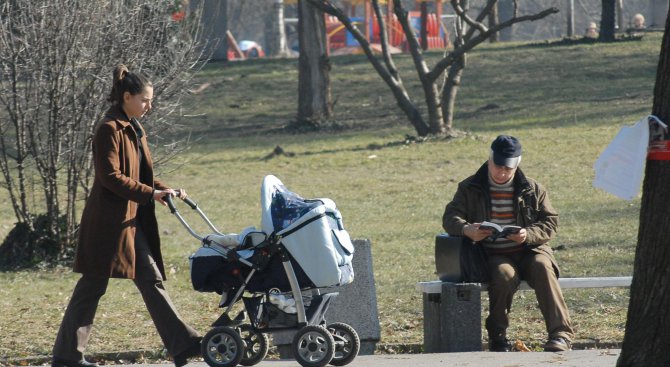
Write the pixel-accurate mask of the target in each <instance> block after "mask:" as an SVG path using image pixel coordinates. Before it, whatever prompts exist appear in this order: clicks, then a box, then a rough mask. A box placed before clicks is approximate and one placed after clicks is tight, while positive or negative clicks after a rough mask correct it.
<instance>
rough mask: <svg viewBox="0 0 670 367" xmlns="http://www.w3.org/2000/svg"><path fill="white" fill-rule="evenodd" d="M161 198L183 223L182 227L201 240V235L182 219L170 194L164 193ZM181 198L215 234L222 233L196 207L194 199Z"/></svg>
mask: <svg viewBox="0 0 670 367" xmlns="http://www.w3.org/2000/svg"><path fill="white" fill-rule="evenodd" d="M163 200H164V201H165V203H167V205H168V208H170V212H171V213H172V214H174V215H175V216H176V217H177V219H179V221H180V222H181V223H182V224H183V225H184V227H185V228H186V230H188V231H189V233H191V235H192V236H193V237H195V238H197V239H199V240H201V241H202V239H203V238H204V237H203V236H201V235H199V234H198V233H196V232H195V231H194V230H193V229H192V228H191V226H189V225H188V223H187V222H186V220H185V219H184V217H182V216H181V214H180V213H179V211H178V210H177V206H176V205H175V204H174V200H173V199H172V195H165V196H164V197H163ZM182 200H183V201H184V202H185V203H186V204H188V206H190V207H191V209H193V210H195V211H197V212H198V214H199V215H200V217H201V218H202V219H203V220H204V221H205V222H206V223H207V225H208V226H209V228H211V229H212V230H213V231H214V232H216V233H217V234H220V235H223V234H222V233H221V232H220V231H219V230H218V229H217V228H216V227H215V226H214V224H213V223H212V222H211V221H210V220H209V218H207V216H206V215H205V213H203V211H202V210H200V208H199V207H198V204H197V203H196V202H195V201H193V200H191V199H189V198H184V199H182Z"/></svg>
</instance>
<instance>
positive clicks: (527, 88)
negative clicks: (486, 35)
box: [0, 35, 660, 357]
mask: <svg viewBox="0 0 670 367" xmlns="http://www.w3.org/2000/svg"><path fill="white" fill-rule="evenodd" d="M659 45H660V37H659V36H654V35H650V36H649V37H646V38H645V39H644V40H643V41H641V42H625V43H615V44H606V45H599V44H596V45H581V46H541V47H540V46H537V47H535V46H533V47H529V46H528V45H524V44H512V45H505V44H501V45H494V46H488V45H486V46H485V47H483V48H482V49H480V50H477V51H476V52H473V53H472V54H471V55H470V57H469V61H468V62H469V63H468V68H467V69H466V72H465V76H464V80H463V86H462V88H461V91H460V93H459V97H458V105H457V111H456V126H455V127H456V128H457V129H459V130H461V131H465V132H466V133H464V134H462V136H461V137H459V138H457V139H454V140H430V141H427V142H424V143H421V144H398V142H400V141H402V140H403V139H405V135H413V134H414V132H413V130H412V128H411V126H410V125H409V124H408V123H407V122H406V121H405V120H404V117H403V116H402V115H401V114H400V113H399V111H398V109H397V107H396V106H395V103H394V101H393V99H392V97H391V95H390V93H389V92H388V90H387V89H386V87H385V86H384V84H383V82H382V81H381V79H380V78H379V77H378V76H377V75H376V74H374V71H373V69H372V68H371V67H370V65H369V64H367V63H366V61H365V60H364V59H363V58H361V57H355V56H350V57H343V58H334V59H333V66H334V67H333V71H332V81H333V96H334V97H335V98H336V99H337V104H336V106H335V118H334V119H335V120H336V121H337V122H338V123H339V124H340V126H342V127H343V128H342V129H341V130H337V129H334V130H331V131H328V132H324V133H309V134H295V135H291V134H286V133H283V132H281V130H279V129H281V128H282V127H283V126H285V125H286V124H288V123H289V122H290V121H291V120H292V119H294V117H295V114H296V109H297V107H296V105H297V102H296V99H297V70H296V67H297V62H296V60H277V61H267V60H261V61H255V62H245V63H233V64H229V65H221V64H215V65H210V66H208V67H207V68H205V70H203V71H202V72H201V74H200V75H199V77H198V79H197V82H198V83H204V82H208V83H210V87H209V88H207V89H206V90H205V91H204V92H203V94H200V95H195V96H191V97H189V98H188V99H187V100H186V101H185V102H186V104H185V106H184V110H183V114H184V115H189V116H190V117H182V118H180V119H177V120H176V121H175V122H178V123H180V124H184V125H186V126H188V127H189V129H190V130H191V131H192V133H193V137H194V138H195V139H199V140H197V143H196V144H195V145H194V146H193V147H192V148H191V149H190V150H189V151H188V152H186V153H184V154H182V155H181V156H180V157H179V162H181V163H182V164H183V165H182V166H177V165H176V163H177V162H175V164H172V165H170V166H164V167H161V168H160V169H159V171H161V172H163V176H162V177H161V178H162V179H164V180H165V181H166V182H168V183H170V184H172V185H173V186H175V187H184V188H186V189H187V190H188V192H189V193H190V195H191V197H192V198H193V199H194V200H195V201H197V202H198V203H199V204H200V207H201V208H202V209H203V210H204V211H205V212H206V213H207V215H208V216H209V217H210V219H211V220H212V221H213V222H214V223H215V224H216V225H217V226H218V227H219V229H221V230H223V231H226V232H238V231H240V230H242V229H243V228H244V227H247V226H250V225H256V226H258V225H259V224H260V198H259V195H260V183H261V180H262V178H263V177H264V176H265V175H267V174H274V175H276V176H278V177H279V178H280V179H281V180H282V181H283V182H284V183H285V184H286V185H287V186H288V187H289V188H290V189H291V190H293V191H295V192H297V193H299V194H301V195H302V196H305V197H329V198H332V199H333V200H335V202H336V203H337V204H338V207H339V208H340V210H341V211H342V214H343V216H344V222H345V225H346V227H347V229H348V230H349V232H350V233H351V235H352V237H354V238H368V239H370V240H371V242H372V252H373V263H374V274H375V279H376V287H377V297H378V305H379V315H380V322H381V326H382V340H381V342H382V343H421V342H422V338H423V335H422V330H423V329H422V325H423V324H422V323H423V320H422V317H423V316H422V305H421V294H420V293H419V292H418V291H417V290H416V288H415V283H416V282H418V281H423V280H432V279H436V277H435V275H434V266H435V265H434V259H433V251H434V250H433V239H434V236H435V235H436V234H438V233H440V232H441V231H442V228H441V216H442V212H443V210H444V205H445V204H446V203H447V202H448V201H449V200H450V199H451V197H452V195H453V193H454V192H455V190H456V185H457V184H458V182H459V181H461V180H462V179H464V178H466V177H467V176H469V175H470V174H472V173H473V172H474V171H475V170H476V169H477V168H478V167H479V165H480V164H482V163H483V162H484V160H485V159H486V157H487V154H488V149H489V144H490V141H491V140H492V139H493V138H494V137H495V136H496V135H497V134H499V133H510V134H514V135H516V136H518V137H519V138H520V140H521V142H522V144H523V146H524V152H525V154H524V160H523V164H522V167H523V169H524V170H525V172H526V173H527V174H528V175H529V176H531V177H533V178H536V179H537V180H538V181H540V182H541V183H542V184H544V185H545V186H546V187H547V188H548V190H549V196H550V199H551V200H552V203H553V204H554V206H555V207H556V208H557V209H558V211H559V213H560V229H559V233H558V235H557V237H556V238H555V240H554V241H553V242H552V245H553V246H554V247H555V248H559V247H560V250H557V251H556V257H557V258H558V260H559V262H560V264H561V267H562V271H563V276H567V277H582V276H618V275H629V274H631V272H632V266H633V257H634V251H635V245H636V238H637V227H638V215H639V209H640V200H639V198H638V199H635V200H633V201H631V202H627V201H623V200H620V199H617V198H615V197H613V196H611V195H609V194H607V193H604V192H602V191H599V190H596V189H594V188H593V187H592V186H591V181H592V179H593V170H592V165H593V162H594V161H595V159H596V158H597V156H598V154H600V152H601V151H602V150H603V149H604V147H605V146H606V145H607V143H608V142H609V141H610V140H611V139H612V137H614V135H615V134H616V132H617V131H618V130H619V128H620V127H621V126H622V125H623V124H629V123H633V122H635V121H637V120H638V119H639V118H641V117H642V116H644V115H646V114H647V113H649V110H650V108H651V98H652V90H653V83H654V77H655V67H656V58H657V55H658V49H659ZM438 55H439V54H437V53H435V54H430V55H429V56H430V57H431V58H436V57H437V56H438ZM397 62H398V65H399V67H400V69H401V70H403V73H405V74H404V75H405V77H404V81H405V83H406V84H407V85H408V86H410V89H411V90H412V93H413V96H414V98H415V99H417V100H418V99H420V98H421V97H420V95H419V94H417V93H419V86H418V85H417V83H416V82H415V81H413V80H412V78H411V75H410V74H408V73H409V72H411V61H410V60H409V59H408V57H407V56H401V57H399V58H398V59H397ZM492 104H495V106H497V107H493V109H482V107H485V106H487V105H492ZM277 145H281V147H282V148H283V149H284V150H285V151H287V152H291V153H294V154H295V155H294V156H292V157H286V156H280V157H275V158H273V159H269V160H265V159H264V157H266V156H267V155H268V154H269V153H271V152H272V150H273V149H274V148H275V146H277ZM0 203H2V206H1V207H0V213H1V214H2V216H1V217H0V236H2V237H4V236H5V235H6V234H7V233H8V231H9V229H11V227H12V225H13V223H14V219H13V212H12V210H11V206H10V205H9V201H8V199H7V197H6V193H4V192H0ZM180 209H181V211H182V213H183V214H184V215H185V216H186V218H187V220H188V221H189V222H190V223H191V224H192V225H193V226H194V228H195V229H196V230H198V231H207V227H206V226H205V225H204V223H203V222H202V221H201V220H200V218H199V217H198V216H197V215H196V214H195V213H194V212H193V211H191V210H190V209H189V208H188V207H187V206H185V205H182V206H180ZM158 217H159V224H160V228H161V233H162V240H163V246H164V249H165V253H164V256H165V263H166V267H167V270H168V278H169V281H168V282H167V287H168V289H169V291H170V293H171V295H172V298H173V301H174V302H175V304H176V305H177V307H178V309H179V310H180V312H181V313H182V315H183V316H184V317H185V318H186V319H187V320H188V321H189V322H190V323H192V324H193V325H194V326H195V327H196V328H197V329H198V330H200V331H201V332H203V333H204V332H206V331H207V330H208V327H209V324H210V323H211V322H213V321H214V320H215V319H216V318H217V317H218V315H219V312H220V310H219V309H217V307H216V305H217V302H218V297H217V296H216V295H215V294H202V293H197V292H195V291H193V290H192V288H191V285H190V278H189V267H188V266H189V264H188V255H189V254H191V253H192V252H194V251H195V250H196V249H197V247H198V243H197V240H195V239H193V238H192V237H190V236H189V234H188V233H187V232H186V231H185V230H184V229H183V228H182V227H181V225H180V224H179V223H178V221H177V220H176V218H174V217H172V216H171V215H170V214H169V212H168V211H167V209H164V208H158ZM76 279H78V276H77V275H75V274H72V273H71V272H70V271H69V269H56V270H40V271H21V272H15V273H0V284H1V285H2V286H1V287H0V309H2V310H3V312H2V314H0V335H2V338H0V356H10V357H20V356H28V355H47V354H49V353H50V351H51V346H52V343H53V340H54V338H55V335H56V331H57V328H58V325H59V323H60V319H61V317H62V312H63V310H64V308H65V306H66V305H67V301H68V297H69V296H70V294H71V292H72V289H73V287H74V284H75V282H76ZM565 296H566V300H567V302H568V306H569V307H570V309H571V312H572V318H573V322H574V324H575V327H576V332H577V338H578V339H598V340H613V341H621V340H622V338H623V330H624V323H625V316H626V307H627V305H628V292H627V290H617V289H613V290H611V289H605V290H566V291H565ZM484 303H485V304H486V301H485V300H484ZM483 314H484V315H485V312H484V313H483ZM511 316H512V326H511V329H510V334H511V335H512V336H513V337H515V338H519V339H522V340H524V341H526V342H527V343H528V344H532V343H536V344H537V343H539V342H541V341H542V340H543V339H544V338H545V337H546V335H545V330H544V323H543V321H542V318H541V315H540V314H539V311H538V309H537V307H536V301H535V297H534V295H533V293H532V292H521V293H519V294H518V295H517V299H516V300H515V304H514V306H513V310H512V315H511ZM159 348H161V342H160V339H159V338H158V336H157V334H156V332H155V330H154V327H153V326H152V323H151V320H150V318H149V317H148V314H147V313H146V311H145V310H144V306H143V303H142V301H141V297H140V296H139V294H138V292H137V290H136V289H135V288H134V286H133V283H132V282H129V281H124V280H115V281H112V282H111V283H110V287H109V290H108V294H107V295H106V296H105V297H103V300H102V303H101V305H100V308H99V310H98V314H97V317H96V322H95V331H94V335H93V338H92V340H91V344H90V347H89V351H90V352H96V351H97V352H99V351H114V350H126V349H153V350H157V349H159Z"/></svg>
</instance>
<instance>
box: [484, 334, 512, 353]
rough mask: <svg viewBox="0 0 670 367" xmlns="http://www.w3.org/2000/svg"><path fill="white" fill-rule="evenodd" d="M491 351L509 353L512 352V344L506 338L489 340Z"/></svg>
mask: <svg viewBox="0 0 670 367" xmlns="http://www.w3.org/2000/svg"><path fill="white" fill-rule="evenodd" d="M489 350H490V351H491V352H509V351H511V350H512V343H510V342H509V340H508V339H507V338H506V337H498V338H493V339H490V340H489Z"/></svg>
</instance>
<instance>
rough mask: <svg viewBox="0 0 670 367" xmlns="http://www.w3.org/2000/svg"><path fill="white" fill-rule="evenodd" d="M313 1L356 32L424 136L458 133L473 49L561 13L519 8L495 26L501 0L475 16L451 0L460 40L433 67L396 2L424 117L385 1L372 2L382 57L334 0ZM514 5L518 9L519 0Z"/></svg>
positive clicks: (490, 2) (463, 4)
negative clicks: (395, 49)
mask: <svg viewBox="0 0 670 367" xmlns="http://www.w3.org/2000/svg"><path fill="white" fill-rule="evenodd" d="M308 1H309V2H310V3H311V4H312V5H314V6H316V7H318V8H319V9H321V10H323V11H324V12H326V13H328V14H331V15H333V16H335V17H337V18H338V19H339V20H340V22H342V24H344V26H345V27H346V28H347V30H349V32H351V33H352V35H353V36H354V37H355V38H356V40H357V41H358V43H359V44H360V45H361V47H362V48H363V51H364V52H365V54H366V56H367V58H368V60H369V61H370V63H371V64H372V66H373V67H374V68H375V70H376V71H377V73H378V74H379V75H380V76H381V78H382V79H383V80H384V82H386V84H387V85H388V87H389V88H390V89H391V92H392V93H393V96H394V97H395V98H396V101H397V103H398V106H399V107H400V109H401V110H402V111H403V113H405V115H406V116H407V118H408V120H409V122H410V123H411V124H412V126H413V127H414V129H415V130H416V132H417V134H418V135H419V136H426V135H450V134H452V133H453V127H452V125H453V113H454V106H455V100H456V95H457V92H458V88H459V87H460V81H461V76H462V73H463V69H464V68H465V60H466V55H467V52H469V51H470V50H472V49H473V48H474V47H476V46H477V45H479V44H481V43H482V42H484V41H486V40H488V39H489V38H490V37H491V36H492V35H494V34H496V33H497V32H499V31H500V30H502V29H505V28H507V27H510V26H512V25H513V24H516V23H520V22H525V21H535V20H538V19H542V18H544V17H546V16H549V15H551V14H554V13H557V12H558V9H556V8H549V9H546V10H543V11H541V12H539V13H536V14H531V15H523V16H518V15H517V14H516V11H515V13H514V16H513V17H512V18H510V19H506V20H503V21H500V22H498V23H496V24H495V25H494V26H492V27H487V26H486V25H485V24H484V23H483V22H484V21H485V20H486V19H487V18H488V17H489V15H490V14H491V11H492V8H493V7H494V6H495V5H496V3H497V0H488V2H487V4H486V6H485V7H484V8H483V9H482V10H481V12H480V13H479V14H478V15H477V16H475V17H474V18H473V17H472V16H471V15H470V14H469V13H468V8H467V1H466V0H451V5H452V7H453V9H454V11H455V13H456V15H457V18H458V19H457V21H456V24H457V26H456V27H457V28H456V32H455V33H456V40H455V41H454V42H453V44H454V49H453V50H451V51H446V50H445V55H444V57H443V58H442V59H440V60H439V61H438V62H437V63H436V64H435V65H434V66H433V67H432V68H430V67H429V66H428V63H427V62H426V61H425V59H424V57H423V54H422V51H421V47H420V45H419V41H418V40H417V37H416V34H415V32H414V29H413V28H412V26H411V25H410V22H409V18H408V12H407V10H405V8H404V7H403V5H402V2H401V1H394V2H393V11H394V13H395V15H396V16H397V18H398V21H399V22H400V24H401V26H402V30H403V33H404V34H405V38H406V39H407V44H408V48H409V51H410V53H411V55H412V61H413V63H414V68H415V69H416V72H417V76H418V79H419V81H420V82H421V85H422V87H423V88H422V89H423V101H424V103H425V107H426V108H425V109H426V113H427V116H426V117H424V116H423V114H422V113H421V111H420V109H419V107H418V105H417V103H416V102H415V101H413V100H412V98H411V97H410V95H409V93H408V91H407V89H406V88H405V86H404V85H403V82H402V79H401V77H400V73H399V71H398V69H397V67H396V66H395V63H394V62H393V59H392V57H391V53H390V51H389V47H388V40H387V37H386V24H385V21H384V15H383V14H382V12H381V9H380V7H379V1H378V0H372V6H373V9H374V12H375V15H376V17H377V21H378V23H379V29H380V38H381V47H382V56H381V59H379V58H378V57H377V56H375V55H374V54H373V52H372V48H371V47H370V43H369V42H368V40H367V39H366V38H365V36H364V34H363V33H361V32H360V30H359V29H358V28H357V27H356V26H355V25H354V24H353V23H352V22H351V20H350V19H349V17H348V16H347V15H346V14H345V13H344V12H343V11H342V10H341V9H340V8H338V7H337V6H335V5H334V4H333V2H332V1H330V0H308ZM514 3H515V9H516V0H515V1H514ZM445 71H447V77H446V78H444V77H443V74H444V73H445ZM440 84H441V85H440Z"/></svg>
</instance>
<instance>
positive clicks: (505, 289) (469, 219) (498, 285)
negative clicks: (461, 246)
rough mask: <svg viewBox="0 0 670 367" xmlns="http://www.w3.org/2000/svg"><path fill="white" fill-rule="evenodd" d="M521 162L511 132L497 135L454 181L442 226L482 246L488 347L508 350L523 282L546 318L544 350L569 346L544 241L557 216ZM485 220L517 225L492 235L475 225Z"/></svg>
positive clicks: (564, 315) (561, 303)
mask: <svg viewBox="0 0 670 367" xmlns="http://www.w3.org/2000/svg"><path fill="white" fill-rule="evenodd" d="M520 162H521V143H519V141H518V140H517V139H516V138H515V137H513V136H508V135H500V136H498V137H497V138H496V139H495V140H494V141H493V143H492V144H491V152H490V155H489V159H488V161H487V162H486V163H484V165H482V166H481V168H479V170H478V171H477V173H475V174H474V175H473V176H470V177H468V178H467V179H465V180H464V181H462V182H461V183H460V184H459V185H458V189H457V191H456V194H455V195H454V198H453V200H452V201H451V202H450V203H449V204H447V207H446V209H445V211H444V216H443V217H442V222H443V226H444V229H445V230H446V231H447V232H448V233H449V234H450V235H455V236H467V237H468V238H470V239H471V240H472V241H473V242H479V243H481V244H482V245H483V246H484V248H485V249H486V253H487V255H488V266H489V271H490V274H491V280H490V282H489V285H488V291H489V302H490V304H489V316H488V317H487V319H486V330H487V331H488V335H489V350H491V351H496V352H508V351H510V349H511V344H510V342H509V340H508V339H507V327H508V326H509V318H508V314H509V312H510V309H511V306H512V299H513V296H514V293H515V292H516V291H517V290H518V288H519V283H520V282H521V280H525V281H527V282H528V284H529V285H530V286H531V287H532V288H533V289H534V290H535V295H536V297H537V301H538V303H539V306H540V311H541V312H542V315H543V317H544V320H545V324H546V327H547V332H548V334H549V338H548V341H547V343H546V344H545V345H544V350H545V351H550V352H557V351H565V350H570V349H571V347H572V339H573V338H574V332H573V330H572V326H571V322H570V316H569V314H568V308H567V306H566V304H565V300H564V299H563V294H562V292H561V287H560V285H559V284H558V274H559V270H558V265H557V263H556V260H555V259H554V256H553V253H552V250H551V247H549V245H548V242H549V240H550V239H551V238H552V236H553V235H554V234H555V233H556V229H557V227H558V214H557V213H556V210H554V208H553V207H552V206H551V203H550V202H549V199H548V197H547V192H546V191H545V189H544V188H543V187H542V186H540V185H539V184H538V183H537V182H535V181H534V180H533V179H531V178H528V177H526V176H525V175H524V173H523V172H522V171H521V169H520V168H519V167H518V166H519V163H520ZM484 221H488V222H493V223H496V224H498V225H500V226H501V227H502V226H504V225H516V226H520V227H521V229H520V230H518V231H517V233H512V234H509V235H507V236H506V237H503V238H497V239H493V237H492V235H493V233H492V231H491V230H488V229H480V228H479V226H480V224H481V223H482V222H484Z"/></svg>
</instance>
